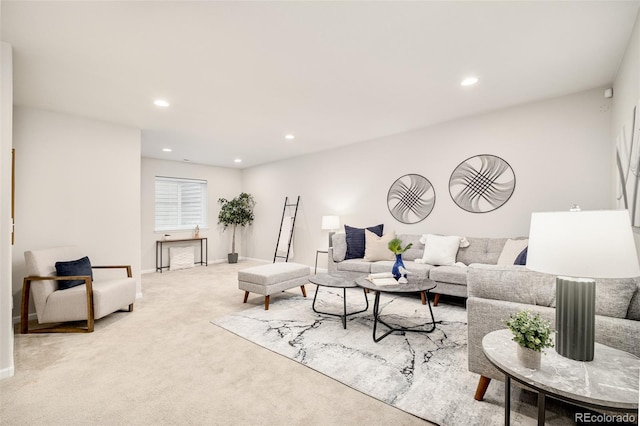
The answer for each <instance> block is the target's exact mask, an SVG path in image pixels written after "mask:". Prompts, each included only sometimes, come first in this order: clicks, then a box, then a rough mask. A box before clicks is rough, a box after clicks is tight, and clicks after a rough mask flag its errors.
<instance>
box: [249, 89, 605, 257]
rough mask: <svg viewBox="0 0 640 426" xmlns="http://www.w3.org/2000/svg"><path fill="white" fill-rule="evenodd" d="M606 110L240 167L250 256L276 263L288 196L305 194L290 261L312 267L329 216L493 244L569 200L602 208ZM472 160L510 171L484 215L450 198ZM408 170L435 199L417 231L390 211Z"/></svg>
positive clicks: (575, 105)
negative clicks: (251, 214)
mask: <svg viewBox="0 0 640 426" xmlns="http://www.w3.org/2000/svg"><path fill="white" fill-rule="evenodd" d="M609 103H610V101H609V100H606V99H604V98H603V88H598V89H594V90H590V91H587V92H582V93H577V94H573V95H570V96H565V97H561V98H557V99H552V100H547V101H543V102H536V103H531V104H526V105H522V106H518V107H515V108H510V109H506V110H501V111H496V112H493V113H490V114H484V115H479V116H474V117H471V118H466V119H461V120H456V121H451V122H447V123H443V124H439V125H435V126H432V127H429V128H426V129H421V130H417V131H414V132H410V133H405V134H401V135H393V136H389V137H385V138H381V139H377V140H374V141H369V142H363V143H360V144H356V145H352V146H348V147H345V148H341V149H337V150H332V151H327V152H323V153H320V154H316V155H309V156H304V157H298V158H295V159H291V160H287V161H281V162H277V163H272V164H268V165H263V166H259V167H254V168H250V169H246V170H244V171H243V176H242V177H243V190H244V191H246V192H249V193H251V194H253V195H254V196H255V198H256V200H257V202H258V204H257V205H256V220H255V222H254V223H255V226H254V227H253V229H252V233H250V234H248V235H247V237H248V238H250V241H247V242H248V243H249V245H248V246H247V250H246V255H247V256H249V257H254V258H262V259H271V258H272V256H273V250H274V248H275V240H276V238H277V235H278V234H277V233H278V226H279V223H280V216H281V213H282V202H283V201H284V197H285V195H289V196H295V195H301V203H302V206H301V210H300V216H299V218H298V221H297V223H296V232H295V239H294V244H295V249H296V256H295V257H294V259H293V260H294V261H296V262H301V263H305V264H308V265H313V263H314V260H315V251H316V249H317V248H318V247H326V245H327V243H326V242H325V241H326V239H327V234H326V233H323V232H322V231H321V230H320V222H321V217H322V215H327V214H337V215H339V216H340V220H341V224H345V223H346V224H348V225H351V226H358V227H362V226H371V225H375V224H378V223H384V224H385V230H395V231H396V232H403V233H426V232H433V233H443V234H462V235H466V236H487V237H498V236H517V235H527V234H528V230H529V219H530V215H531V212H532V211H545V210H567V209H568V208H569V207H570V206H571V204H572V203H578V204H580V205H581V207H582V208H583V209H587V210H589V209H601V208H607V207H608V205H609V200H610V193H611V180H612V166H613V164H612V163H611V161H610V147H611V143H610V137H611V135H610V126H611V122H610V119H611V117H610V115H611V114H610V111H609ZM477 154H493V155H497V156H499V157H502V158H503V159H505V160H506V161H507V162H509V164H510V165H511V167H512V168H513V170H514V171H515V174H516V188H515V192H514V194H513V196H512V197H511V199H510V200H509V201H508V202H507V203H506V204H505V205H504V206H502V207H501V208H499V209H497V210H495V211H493V212H490V213H483V214H473V213H468V212H466V211H464V210H462V209H460V208H459V207H457V206H456V205H455V203H454V202H453V201H452V199H451V197H450V195H449V190H448V182H449V177H450V175H451V172H452V171H453V170H454V169H455V167H456V166H457V165H458V164H459V163H460V162H462V161H463V160H465V159H466V158H468V157H470V156H473V155H477ZM407 173H416V174H420V175H423V176H425V177H426V178H427V179H429V180H430V181H431V183H432V184H433V186H434V188H435V192H436V203H435V208H434V210H433V212H432V213H431V215H430V216H429V217H427V218H426V219H425V220H424V221H422V222H420V223H418V224H414V225H405V224H401V223H400V222H397V221H396V220H395V219H393V217H392V216H391V214H390V213H389V211H388V208H387V205H386V196H387V191H388V189H389V186H390V185H391V184H392V183H393V182H394V181H395V180H396V179H397V178H398V177H400V176H402V175H404V174H407ZM325 262H326V261H325V260H323V261H322V264H323V266H324V265H325V264H326V263H325Z"/></svg>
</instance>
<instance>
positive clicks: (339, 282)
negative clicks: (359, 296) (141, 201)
mask: <svg viewBox="0 0 640 426" xmlns="http://www.w3.org/2000/svg"><path fill="white" fill-rule="evenodd" d="M361 276H362V273H359V272H329V273H324V274H316V275H312V276H311V277H309V281H310V282H311V283H312V284H315V285H316V293H315V295H314V296H313V304H312V305H311V307H312V308H313V311H314V312H317V313H319V314H325V315H332V316H334V317H340V318H341V319H342V326H343V327H344V328H345V329H346V328H347V317H348V316H349V315H355V314H359V313H361V312H364V311H366V310H367V309H369V299H368V298H367V291H366V290H365V289H362V292H363V293H364V300H365V302H366V307H365V308H364V309H362V310H360V311H354V312H349V313H347V289H348V288H358V286H357V285H356V282H355V280H356V278H358V277H361ZM320 287H332V288H341V289H342V304H343V306H342V308H343V311H342V314H336V313H332V312H323V311H319V310H317V309H316V299H317V297H318V290H319V289H320Z"/></svg>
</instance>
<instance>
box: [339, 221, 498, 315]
mask: <svg viewBox="0 0 640 426" xmlns="http://www.w3.org/2000/svg"><path fill="white" fill-rule="evenodd" d="M421 236H422V235H416V234H398V235H397V238H399V239H400V240H402V243H403V245H406V244H409V243H412V244H413V246H412V247H411V248H410V249H409V250H408V251H406V252H405V253H404V254H403V255H402V259H403V262H404V264H405V267H406V269H407V270H408V271H409V272H410V273H411V274H415V276H416V277H428V278H431V279H432V280H434V281H435V282H436V283H437V284H438V286H437V287H436V289H435V292H434V294H435V299H434V302H433V304H434V306H437V305H438V301H439V300H440V294H446V295H450V296H458V297H467V271H468V267H466V266H452V265H447V266H435V265H429V264H425V263H416V262H415V260H416V259H421V258H422V255H423V253H424V249H425V246H424V244H422V243H421V242H420V237H421ZM467 240H468V241H469V246H468V247H465V248H462V247H461V248H459V249H458V255H457V257H456V260H457V261H458V262H461V263H462V264H464V265H467V266H468V265H472V264H489V265H495V264H497V263H498V258H499V257H500V253H501V252H502V249H503V247H504V245H505V243H506V242H507V238H472V237H467ZM332 244H333V247H329V264H328V269H329V272H332V271H350V272H362V273H365V274H368V273H379V272H391V267H392V266H393V263H394V261H392V260H382V261H376V262H368V261H365V260H364V259H348V260H345V256H346V253H347V242H346V236H345V234H344V233H337V234H334V235H333V237H332Z"/></svg>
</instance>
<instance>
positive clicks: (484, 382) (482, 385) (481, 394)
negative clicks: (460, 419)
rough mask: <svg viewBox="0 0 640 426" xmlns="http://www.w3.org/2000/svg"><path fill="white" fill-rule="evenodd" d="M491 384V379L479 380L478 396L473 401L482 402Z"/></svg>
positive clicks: (482, 378) (481, 377)
mask: <svg viewBox="0 0 640 426" xmlns="http://www.w3.org/2000/svg"><path fill="white" fill-rule="evenodd" d="M489 383H491V379H490V378H489V377H485V376H480V380H478V387H477V388H476V394H475V396H474V397H473V399H475V400H476V401H482V400H483V399H484V394H485V392H486V391H487V388H488V387H489Z"/></svg>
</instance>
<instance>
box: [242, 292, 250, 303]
mask: <svg viewBox="0 0 640 426" xmlns="http://www.w3.org/2000/svg"><path fill="white" fill-rule="evenodd" d="M248 298H249V292H248V291H245V292H244V301H243V302H242V303H247V299H248Z"/></svg>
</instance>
